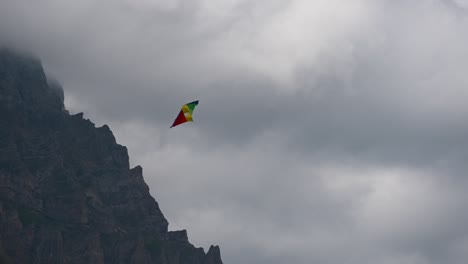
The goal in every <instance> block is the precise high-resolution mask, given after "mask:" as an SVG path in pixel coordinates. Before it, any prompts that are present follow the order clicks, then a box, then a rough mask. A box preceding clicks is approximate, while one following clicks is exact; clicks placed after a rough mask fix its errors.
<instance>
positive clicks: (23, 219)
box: [0, 49, 222, 264]
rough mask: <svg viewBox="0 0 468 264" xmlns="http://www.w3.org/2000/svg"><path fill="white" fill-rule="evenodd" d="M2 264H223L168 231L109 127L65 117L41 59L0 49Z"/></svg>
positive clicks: (211, 252)
mask: <svg viewBox="0 0 468 264" xmlns="http://www.w3.org/2000/svg"><path fill="white" fill-rule="evenodd" d="M0 262H2V263H21V264H23V263H48V264H52V263H80V264H81V263H122V264H124V263H125V264H127V263H138V264H145V263H164V264H222V261H221V257H220V252H219V248H218V247H211V248H210V249H209V251H208V253H207V254H205V252H204V251H203V249H202V248H195V247H194V246H193V245H192V244H190V243H189V241H188V238H187V232H186V231H185V230H183V231H175V232H168V222H167V220H166V219H165V218H164V215H163V214H162V213H161V211H160V209H159V206H158V203H157V202H156V201H155V200H154V199H153V197H151V195H150V193H149V188H148V186H147V185H146V183H145V182H144V180H143V174H142V168H141V167H140V166H137V167H135V168H133V169H130V168H129V159H128V154H127V149H126V148H125V147H124V146H121V145H119V144H117V143H116V140H115V138H114V136H113V134H112V132H111V130H110V129H109V127H108V126H103V127H100V128H96V127H95V126H94V124H93V123H92V122H90V121H89V120H85V119H83V114H77V115H69V114H68V112H67V111H66V110H65V108H64V105H63V91H61V87H60V85H58V84H57V83H53V84H52V83H49V82H48V81H47V79H46V76H45V74H44V72H43V69H42V66H41V64H40V62H39V61H38V60H35V59H31V58H28V57H23V56H20V55H17V54H15V53H13V52H11V51H8V50H6V49H0Z"/></svg>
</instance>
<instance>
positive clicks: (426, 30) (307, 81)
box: [0, 0, 468, 264]
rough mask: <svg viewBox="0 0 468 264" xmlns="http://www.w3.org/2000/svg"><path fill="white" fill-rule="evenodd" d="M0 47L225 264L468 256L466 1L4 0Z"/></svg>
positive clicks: (413, 262)
mask: <svg viewBox="0 0 468 264" xmlns="http://www.w3.org/2000/svg"><path fill="white" fill-rule="evenodd" d="M0 42H1V43H3V44H7V45H13V46H16V47H19V48H21V49H23V50H27V51H30V52H32V53H34V54H36V55H37V56H38V57H40V58H41V59H42V61H43V64H44V67H45V70H46V71H47V73H48V74H49V75H50V76H52V77H53V78H55V79H58V80H59V81H60V82H61V83H62V84H63V86H64V89H65V96H66V99H65V101H66V105H67V108H68V109H70V110H71V112H72V113H77V112H84V113H85V117H86V118H90V119H92V121H93V122H95V123H96V125H97V126H101V125H103V124H109V125H110V126H111V128H112V130H113V132H114V134H115V135H116V138H117V141H118V142H119V143H120V144H123V145H126V146H127V147H128V149H129V154H130V156H131V164H132V166H136V165H142V166H143V168H144V177H145V180H146V182H147V183H148V185H149V186H150V189H151V193H152V195H153V196H154V197H155V198H156V200H157V201H158V202H159V203H160V205H161V209H162V210H163V213H164V214H165V216H166V218H167V219H168V220H169V222H170V226H169V227H170V229H172V230H177V229H188V234H189V239H190V241H191V242H192V243H193V244H195V245H196V246H203V247H204V248H205V249H206V248H207V247H208V246H209V245H211V244H219V245H220V246H221V253H222V257H223V260H224V262H225V263H226V264H237V263H252V264H267V263H268V264H284V263H292V264H311V263H318V264H328V263H330V264H336V263H347V264H362V263H365V264H367V263H369V264H371V263H379V264H440V263H448V264H464V263H466V260H467V259H468V192H467V191H466V190H467V189H468V175H467V171H468V122H467V121H468V118H467V117H468V103H467V102H466V101H467V99H468V74H467V71H468V1H467V0H411V1H409V0H297V1H285V0H214V1H213V0H211V1H208V0H186V1H182V0H179V1H178V0H113V1H111V0H99V1H97V0H96V1H91V0H80V1H72V0H35V1H33V0H0ZM193 100H200V104H199V106H198V107H197V109H196V111H195V113H194V120H195V122H194V123H189V124H184V125H182V126H179V127H176V128H173V129H169V126H170V125H171V124H172V122H173V120H174V118H175V117H176V116H177V114H178V111H179V110H180V107H181V106H182V104H184V103H187V102H191V101H193Z"/></svg>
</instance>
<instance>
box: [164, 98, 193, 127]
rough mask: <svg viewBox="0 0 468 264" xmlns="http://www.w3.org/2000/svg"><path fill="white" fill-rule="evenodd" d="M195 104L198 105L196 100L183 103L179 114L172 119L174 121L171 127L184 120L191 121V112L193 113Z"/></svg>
mask: <svg viewBox="0 0 468 264" xmlns="http://www.w3.org/2000/svg"><path fill="white" fill-rule="evenodd" d="M197 105H198V101H193V102H191V103H188V104H185V105H183V106H182V109H181V110H180V113H179V115H178V116H177V118H176V119H175V120H174V123H173V124H172V126H171V128H172V127H175V126H178V125H180V124H182V123H185V122H193V119H192V114H193V110H194V109H195V106H197Z"/></svg>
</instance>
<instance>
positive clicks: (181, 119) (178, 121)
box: [171, 111, 187, 127]
mask: <svg viewBox="0 0 468 264" xmlns="http://www.w3.org/2000/svg"><path fill="white" fill-rule="evenodd" d="M185 122H187V119H186V118H185V115H184V112H182V111H180V113H179V115H178V116H177V118H176V120H174V124H172V126H171V127H175V126H177V125H180V124H182V123H185Z"/></svg>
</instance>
